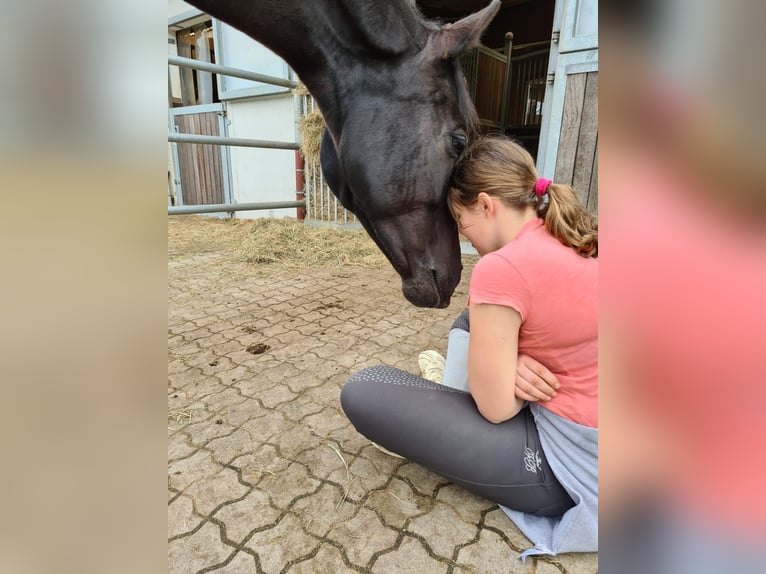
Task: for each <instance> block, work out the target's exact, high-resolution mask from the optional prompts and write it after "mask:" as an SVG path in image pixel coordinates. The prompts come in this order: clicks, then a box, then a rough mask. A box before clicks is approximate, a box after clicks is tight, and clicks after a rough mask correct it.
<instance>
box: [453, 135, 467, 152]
mask: <svg viewBox="0 0 766 574" xmlns="http://www.w3.org/2000/svg"><path fill="white" fill-rule="evenodd" d="M450 143H451V144H452V149H453V150H454V151H455V155H460V154H461V153H463V150H464V149H465V145H466V139H465V136H464V135H463V134H452V135H451V136H450Z"/></svg>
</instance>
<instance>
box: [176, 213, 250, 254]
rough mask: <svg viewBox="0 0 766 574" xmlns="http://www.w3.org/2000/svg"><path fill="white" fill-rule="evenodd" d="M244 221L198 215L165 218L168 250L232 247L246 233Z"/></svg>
mask: <svg viewBox="0 0 766 574" xmlns="http://www.w3.org/2000/svg"><path fill="white" fill-rule="evenodd" d="M248 223H249V222H248V221H247V220H243V219H228V218H225V219H224V218H220V219H219V218H214V217H202V216H200V215H174V216H173V217H168V251H169V253H170V254H171V255H172V256H175V255H192V254H195V253H210V252H213V251H229V250H233V249H236V248H237V247H238V246H239V244H240V242H241V241H242V238H243V237H244V236H246V235H247V233H248V230H249V226H248Z"/></svg>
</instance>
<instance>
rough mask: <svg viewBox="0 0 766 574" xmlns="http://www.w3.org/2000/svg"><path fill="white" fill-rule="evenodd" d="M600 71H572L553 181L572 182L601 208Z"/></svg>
mask: <svg viewBox="0 0 766 574" xmlns="http://www.w3.org/2000/svg"><path fill="white" fill-rule="evenodd" d="M597 152H598V72H586V73H579V74H569V75H568V76H567V81H566V93H565V95H564V112H563V116H562V121H561V132H560V135H559V143H558V153H557V157H556V171H555V175H554V181H556V182H559V183H566V184H568V185H571V186H572V187H573V188H574V190H575V192H576V193H577V196H578V197H579V198H580V201H581V202H582V204H583V205H585V206H586V207H587V208H588V209H590V210H591V211H593V212H598V163H597Z"/></svg>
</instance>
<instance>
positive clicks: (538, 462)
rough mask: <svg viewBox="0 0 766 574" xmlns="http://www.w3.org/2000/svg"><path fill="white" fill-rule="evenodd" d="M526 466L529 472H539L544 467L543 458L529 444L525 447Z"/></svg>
mask: <svg viewBox="0 0 766 574" xmlns="http://www.w3.org/2000/svg"><path fill="white" fill-rule="evenodd" d="M524 466H525V467H526V469H527V470H528V471H529V472H534V473H535V474H537V471H538V470H542V469H543V459H541V458H540V453H539V452H538V451H533V450H532V449H531V448H529V447H528V446H525V447H524Z"/></svg>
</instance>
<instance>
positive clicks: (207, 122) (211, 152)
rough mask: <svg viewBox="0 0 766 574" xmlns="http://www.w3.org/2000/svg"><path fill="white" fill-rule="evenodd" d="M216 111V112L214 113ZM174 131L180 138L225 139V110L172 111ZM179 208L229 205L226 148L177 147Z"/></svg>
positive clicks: (182, 144)
mask: <svg viewBox="0 0 766 574" xmlns="http://www.w3.org/2000/svg"><path fill="white" fill-rule="evenodd" d="M211 108H216V109H211ZM171 114H172V119H173V129H174V131H176V132H177V133H181V134H194V135H206V136H222V135H224V133H223V132H224V131H225V130H224V129H223V119H224V117H223V107H222V106H221V105H220V104H210V105H205V106H192V107H188V108H175V109H173V110H171ZM174 146H175V153H176V159H177V163H176V165H177V167H178V173H177V174H176V182H177V184H179V187H180V193H178V194H177V195H178V204H179V205H210V204H217V203H227V200H228V195H229V194H228V190H227V184H228V177H226V175H227V171H226V170H227V169H228V167H227V163H228V162H227V161H226V157H227V155H226V153H227V150H226V148H225V147H222V146H217V145H207V144H192V143H176V144H174Z"/></svg>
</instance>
